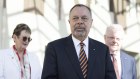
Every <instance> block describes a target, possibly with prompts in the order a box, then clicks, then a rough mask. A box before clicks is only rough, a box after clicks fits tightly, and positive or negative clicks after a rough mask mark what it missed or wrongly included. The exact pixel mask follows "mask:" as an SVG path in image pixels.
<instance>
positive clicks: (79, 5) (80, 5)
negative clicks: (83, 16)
mask: <svg viewBox="0 0 140 79" xmlns="http://www.w3.org/2000/svg"><path fill="white" fill-rule="evenodd" d="M75 7H86V8H87V9H88V10H89V13H90V15H91V16H92V12H91V9H90V8H89V7H88V6H86V5H84V4H76V5H74V6H73V7H72V8H71V9H70V12H69V16H70V13H71V12H72V10H73V9H74V8H75Z"/></svg>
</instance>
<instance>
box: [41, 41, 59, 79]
mask: <svg viewBox="0 0 140 79" xmlns="http://www.w3.org/2000/svg"><path fill="white" fill-rule="evenodd" d="M56 62H57V60H56V51H55V48H54V46H53V45H52V44H51V43H49V44H48V46H47V47H46V49H45V58H44V64H43V71H42V76H41V79H57V78H58V77H57V75H58V73H57V63H56Z"/></svg>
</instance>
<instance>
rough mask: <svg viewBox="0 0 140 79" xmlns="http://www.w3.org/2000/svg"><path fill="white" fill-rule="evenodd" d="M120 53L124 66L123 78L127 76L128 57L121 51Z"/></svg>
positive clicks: (122, 65)
mask: <svg viewBox="0 0 140 79" xmlns="http://www.w3.org/2000/svg"><path fill="white" fill-rule="evenodd" d="M120 55H121V67H122V73H121V78H124V77H125V75H124V74H125V71H126V70H125V69H126V67H127V65H128V64H127V57H125V56H124V54H123V53H122V52H120Z"/></svg>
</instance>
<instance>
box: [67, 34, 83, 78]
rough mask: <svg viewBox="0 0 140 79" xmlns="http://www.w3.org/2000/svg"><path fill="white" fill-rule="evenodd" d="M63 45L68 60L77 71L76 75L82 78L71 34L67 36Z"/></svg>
mask: <svg viewBox="0 0 140 79" xmlns="http://www.w3.org/2000/svg"><path fill="white" fill-rule="evenodd" d="M65 46H66V53H67V55H68V57H69V59H70V62H71V64H72V66H73V68H74V70H75V72H76V73H77V75H79V77H80V79H83V74H82V71H81V67H80V64H79V60H78V57H77V54H76V50H75V47H74V44H73V41H72V37H71V35H70V36H69V37H67V39H66V45H65Z"/></svg>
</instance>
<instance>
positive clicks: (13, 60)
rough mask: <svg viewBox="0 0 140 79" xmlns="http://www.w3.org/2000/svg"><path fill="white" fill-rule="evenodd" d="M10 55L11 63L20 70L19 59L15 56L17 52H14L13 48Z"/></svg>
mask: <svg viewBox="0 0 140 79" xmlns="http://www.w3.org/2000/svg"><path fill="white" fill-rule="evenodd" d="M8 53H10V54H9V59H10V61H11V62H12V63H13V64H14V65H15V66H16V68H17V69H20V68H19V62H18V61H17V58H16V56H15V52H14V50H13V48H11V49H10V51H9V52H8Z"/></svg>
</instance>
